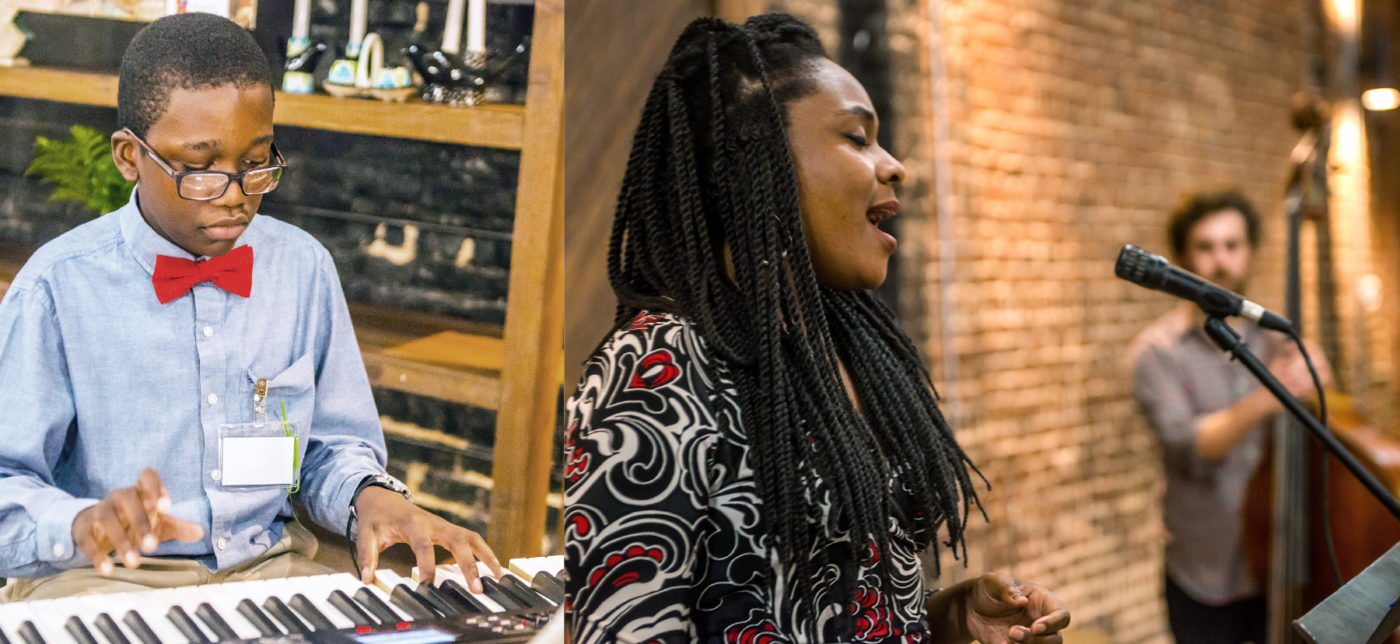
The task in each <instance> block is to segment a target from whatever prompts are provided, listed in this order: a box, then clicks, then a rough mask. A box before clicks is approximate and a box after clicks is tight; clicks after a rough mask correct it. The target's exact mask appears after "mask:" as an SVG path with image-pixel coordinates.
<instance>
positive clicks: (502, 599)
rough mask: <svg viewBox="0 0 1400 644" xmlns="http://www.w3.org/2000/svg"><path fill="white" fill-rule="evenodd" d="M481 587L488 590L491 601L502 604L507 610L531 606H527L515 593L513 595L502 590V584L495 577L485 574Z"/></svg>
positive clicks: (487, 594) (487, 593)
mask: <svg viewBox="0 0 1400 644" xmlns="http://www.w3.org/2000/svg"><path fill="white" fill-rule="evenodd" d="M481 589H482V590H484V591H486V596H487V597H490V598H491V601H494V602H496V603H497V604H500V605H501V608H504V609H506V610H515V609H517V608H529V606H526V605H525V603H524V602H522V601H520V600H518V599H516V598H515V596H514V595H511V594H510V593H507V592H506V591H504V590H501V585H500V584H499V583H497V582H496V580H495V579H492V578H490V577H484V576H483V577H482V578H481Z"/></svg>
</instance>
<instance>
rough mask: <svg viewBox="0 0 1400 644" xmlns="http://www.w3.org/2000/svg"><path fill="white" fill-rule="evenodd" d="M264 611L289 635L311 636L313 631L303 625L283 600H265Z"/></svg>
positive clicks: (269, 598)
mask: <svg viewBox="0 0 1400 644" xmlns="http://www.w3.org/2000/svg"><path fill="white" fill-rule="evenodd" d="M262 609H263V612H265V613H267V614H268V615H271V616H272V618H273V619H275V620H277V621H278V622H279V623H280V624H282V629H283V630H285V631H286V632H287V634H288V635H296V634H298V633H299V634H302V635H310V634H311V629H310V628H307V626H306V624H303V623H301V620H300V619H298V618H297V615H296V613H293V612H292V609H291V607H289V606H287V604H286V603H284V602H283V601H282V600H281V599H278V598H277V597H268V598H267V599H265V600H263V605H262Z"/></svg>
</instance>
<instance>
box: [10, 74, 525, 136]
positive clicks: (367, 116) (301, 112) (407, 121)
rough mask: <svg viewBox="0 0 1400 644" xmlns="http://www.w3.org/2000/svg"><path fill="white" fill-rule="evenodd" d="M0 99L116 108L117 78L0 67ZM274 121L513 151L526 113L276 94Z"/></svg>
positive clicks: (502, 107) (505, 107) (516, 108)
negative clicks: (8, 97)
mask: <svg viewBox="0 0 1400 644" xmlns="http://www.w3.org/2000/svg"><path fill="white" fill-rule="evenodd" d="M0 95H5V96H16V97H19V98H32V99H39V100H46V101H60V102H64V103H80V104H83V105H98V106H102V107H116V106H117V77H116V76H111V75H107V74H92V73H86V72H70V71H63V70H58V69H44V68H38V67H23V66H21V67H0ZM274 120H275V121H276V123H278V124H279V125H292V126H296V127H307V128H314V129H319V130H336V131H340V132H350V133H353V134H369V135H374V136H393V137H400V138H407V139H420V140H424V141H436V142H439V143H458V144H462V145H479V146H485V147H492V148H506V149H511V150H518V149H520V148H521V147H522V145H523V142H524V132H525V108H524V107H523V106H520V105H480V106H477V107H466V108H462V107H447V106H444V105H434V104H430V103H420V102H408V103H384V102H381V101H371V100H364V99H354V98H334V97H331V96H324V95H320V94H286V93H283V92H277V107H276V110H275V111H274Z"/></svg>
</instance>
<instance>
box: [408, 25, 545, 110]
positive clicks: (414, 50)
mask: <svg viewBox="0 0 1400 644" xmlns="http://www.w3.org/2000/svg"><path fill="white" fill-rule="evenodd" d="M527 44H528V40H527V41H525V42H521V43H520V44H519V45H517V46H515V47H514V48H512V50H511V52H510V53H509V54H508V55H506V56H497V57H488V56H487V54H486V52H484V51H468V52H466V53H465V54H462V55H460V56H458V55H456V54H450V53H447V52H444V51H442V50H441V49H430V48H429V47H426V46H424V45H422V44H418V43H415V44H412V45H409V46H408V47H407V48H406V49H404V55H405V56H407V57H408V60H409V62H411V63H412V64H413V68H414V69H416V70H417V71H418V75H419V76H422V77H423V87H422V89H421V90H420V91H419V97H421V98H422V99H423V101H424V102H427V103H442V104H444V105H451V106H453V107H470V106H473V105H480V104H482V103H484V102H485V99H486V91H487V90H488V89H490V87H491V86H492V85H493V84H495V83H496V82H497V81H499V80H500V79H501V77H502V76H504V75H505V72H507V71H509V70H510V67H511V65H512V64H514V63H515V61H516V60H517V59H519V58H520V57H521V56H522V55H523V54H524V53H525V52H526V51H528V46H527Z"/></svg>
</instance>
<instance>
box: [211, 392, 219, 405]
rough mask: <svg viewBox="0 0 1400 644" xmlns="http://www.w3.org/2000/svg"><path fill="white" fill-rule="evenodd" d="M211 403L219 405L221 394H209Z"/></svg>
mask: <svg viewBox="0 0 1400 644" xmlns="http://www.w3.org/2000/svg"><path fill="white" fill-rule="evenodd" d="M209 404H211V405H217V404H219V394H209Z"/></svg>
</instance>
